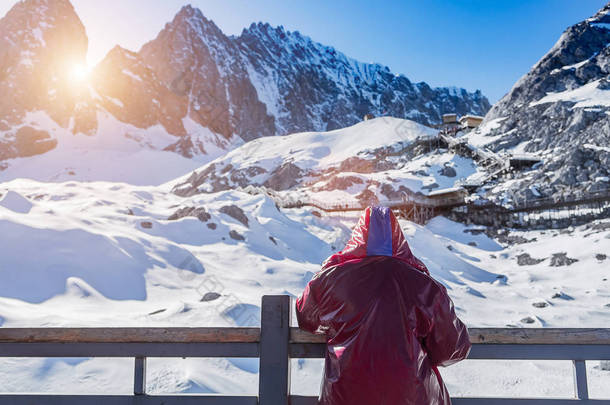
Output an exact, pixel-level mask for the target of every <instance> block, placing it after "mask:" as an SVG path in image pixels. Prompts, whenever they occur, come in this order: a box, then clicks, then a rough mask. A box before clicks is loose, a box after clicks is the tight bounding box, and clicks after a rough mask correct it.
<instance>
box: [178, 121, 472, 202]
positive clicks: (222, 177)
mask: <svg viewBox="0 0 610 405" xmlns="http://www.w3.org/2000/svg"><path fill="white" fill-rule="evenodd" d="M436 133H437V131H436V130H433V129H432V128H429V127H426V126H424V125H421V124H418V123H416V122H413V121H410V120H403V119H398V118H390V117H381V118H375V119H371V120H368V121H363V122H360V123H358V124H356V125H353V126H351V127H347V128H342V129H337V130H334V131H329V132H306V133H297V134H292V135H287V136H284V137H281V138H280V139H277V138H276V137H264V138H260V139H256V140H254V141H251V142H248V143H246V144H244V145H242V146H241V147H239V148H237V149H234V150H233V151H231V152H229V153H228V154H227V155H225V156H222V157H219V158H218V159H216V160H214V161H212V162H210V163H209V164H207V165H205V166H203V167H201V168H200V169H198V170H196V171H195V172H194V173H192V174H191V175H188V176H185V177H183V178H182V179H179V180H178V181H177V182H172V184H173V185H174V191H175V192H176V193H177V194H179V195H184V196H190V195H195V194H198V193H213V192H218V191H223V190H231V189H235V188H240V187H242V188H243V187H248V186H254V187H258V186H263V187H266V188H267V189H269V190H274V191H276V192H278V193H277V194H278V195H280V196H281V198H282V199H285V200H289V201H298V200H300V201H312V200H317V201H326V202H327V203H329V204H334V205H337V204H345V203H348V204H353V203H360V204H362V203H364V204H372V203H377V202H379V201H380V200H381V201H383V200H393V199H401V198H403V197H404V196H405V194H411V195H412V194H415V193H422V194H428V193H429V192H430V191H432V190H436V189H443V188H450V187H454V186H455V185H456V182H458V181H459V180H461V179H464V178H466V177H469V176H471V175H474V174H476V173H478V172H479V171H480V169H479V168H478V167H477V165H476V164H475V163H474V162H473V161H472V160H471V159H470V158H466V157H462V156H459V155H457V154H455V153H450V152H448V151H446V150H443V151H442V153H436V152H437V151H436V147H435V145H436V141H435V139H436Z"/></svg>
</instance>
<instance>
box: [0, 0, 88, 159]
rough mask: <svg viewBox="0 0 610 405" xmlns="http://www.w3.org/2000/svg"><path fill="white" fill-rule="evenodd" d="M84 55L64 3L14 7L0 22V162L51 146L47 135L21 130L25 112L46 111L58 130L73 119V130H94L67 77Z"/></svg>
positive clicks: (78, 29)
mask: <svg viewBox="0 0 610 405" xmlns="http://www.w3.org/2000/svg"><path fill="white" fill-rule="evenodd" d="M86 53H87V36H86V34H85V28H84V27H83V24H82V23H81V21H80V19H79V18H78V16H77V15H76V13H75V12H74V9H73V7H72V5H71V4H70V2H69V1H68V0H28V1H24V2H19V3H17V4H16V5H15V6H14V7H13V8H12V9H11V10H10V11H9V12H8V13H7V14H6V16H5V17H4V18H2V19H1V20H0V94H2V97H0V160H1V159H6V158H10V157H15V156H28V155H32V154H36V153H40V152H44V151H47V150H49V149H52V148H53V147H54V146H55V143H56V141H55V140H54V139H53V138H52V137H51V135H49V134H46V135H45V134H43V133H40V131H39V132H38V133H36V134H34V133H33V132H32V131H31V130H30V129H27V128H24V126H25V125H26V124H28V122H26V121H27V113H28V112H30V111H39V110H43V111H46V112H47V113H48V115H49V116H50V117H51V118H52V119H53V120H54V121H56V122H57V123H58V124H59V125H61V126H63V127H68V126H69V125H70V120H71V119H72V118H74V119H75V121H74V127H73V130H74V131H76V130H82V131H83V132H87V131H90V130H91V129H92V127H94V124H91V123H90V122H87V121H88V120H89V119H90V118H91V111H90V109H89V107H88V106H87V103H84V104H82V103H80V101H82V100H83V94H82V93H81V90H82V89H80V88H79V87H78V86H75V85H74V83H72V81H71V77H70V69H72V67H73V66H74V65H77V64H84V63H85V56H86Z"/></svg>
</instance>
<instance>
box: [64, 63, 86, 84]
mask: <svg viewBox="0 0 610 405" xmlns="http://www.w3.org/2000/svg"><path fill="white" fill-rule="evenodd" d="M68 76H69V78H70V80H71V81H73V82H74V83H84V82H86V81H87V80H88V79H89V67H88V66H87V65H86V64H84V63H75V64H74V65H72V66H71V68H70V72H69V75H68Z"/></svg>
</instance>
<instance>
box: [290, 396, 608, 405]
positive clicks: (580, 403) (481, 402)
mask: <svg viewBox="0 0 610 405" xmlns="http://www.w3.org/2000/svg"><path fill="white" fill-rule="evenodd" d="M317 403H318V397H312V396H302V395H291V396H290V405H316V404H317ZM451 403H452V404H453V405H610V399H586V400H579V399H572V398H456V397H451Z"/></svg>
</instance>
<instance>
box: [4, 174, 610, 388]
mask: <svg viewBox="0 0 610 405" xmlns="http://www.w3.org/2000/svg"><path fill="white" fill-rule="evenodd" d="M0 194H1V196H0V234H2V235H3V238H2V244H3V245H2V255H1V256H0V279H1V280H2V283H1V284H0V297H1V298H0V326H3V327H26V326H101V325H103V326H125V325H134V326H140V325H141V326H232V325H255V324H257V323H258V314H259V311H260V297H261V296H262V295H263V294H290V295H292V296H296V295H298V294H299V293H300V292H301V291H302V289H303V287H304V286H305V284H306V283H307V281H308V280H309V279H310V278H311V276H312V275H313V273H314V272H315V271H317V270H318V268H319V265H320V263H321V262H322V261H323V260H324V259H325V258H326V257H327V256H328V255H329V254H331V253H332V252H333V251H336V250H338V249H340V248H341V247H342V245H343V244H344V243H345V241H346V239H347V237H348V236H349V230H350V228H351V226H352V225H353V224H354V221H355V217H354V216H347V215H344V216H331V217H327V216H324V217H322V218H317V217H316V216H314V215H311V210H308V209H301V210H289V211H283V212H280V211H278V210H277V208H276V207H275V204H274V203H273V201H271V200H270V199H269V198H267V197H264V196H252V195H249V194H245V193H239V192H234V191H230V192H221V193H215V194H202V195H197V196H195V197H190V198H181V197H178V196H176V195H174V194H171V193H169V190H168V187H147V186H133V185H128V184H124V183H104V182H96V183H80V182H65V183H38V182H36V181H30V180H15V181H12V182H7V183H2V184H0ZM233 205H234V206H237V207H238V208H241V210H243V214H244V215H245V218H247V221H246V220H245V219H244V217H243V216H241V215H240V214H239V210H237V211H236V210H234V209H227V208H226V207H230V206H233ZM184 207H205V210H206V212H207V213H208V214H209V218H207V216H205V215H203V216H202V219H204V220H205V221H201V220H200V219H198V218H196V217H186V218H181V219H178V220H173V221H170V220H168V217H169V216H170V215H172V214H174V213H175V212H176V211H177V210H178V209H180V208H184ZM223 207H225V208H223ZM227 212H230V213H232V216H231V215H228V214H227ZM236 212H237V214H236ZM211 224H215V227H214V226H212V225H211ZM402 225H403V228H404V231H405V234H406V236H407V238H408V241H409V243H410V244H411V246H412V249H413V251H414V252H415V254H416V255H417V256H418V257H420V258H421V259H422V260H423V261H424V262H425V263H426V265H427V266H428V267H429V268H430V270H431V272H432V274H433V276H434V277H435V278H437V279H439V280H440V281H442V282H443V283H444V284H445V285H446V286H447V287H448V288H449V293H450V295H451V297H452V298H453V300H454V302H455V304H456V308H457V311H458V314H459V316H460V317H461V318H462V319H463V320H465V321H466V323H467V324H468V325H469V326H506V325H510V326H516V327H520V326H528V327H547V326H548V327H607V326H608V324H609V321H610V305H609V304H610V282H609V281H608V277H610V274H608V263H610V259H609V258H606V259H602V256H603V255H604V254H606V255H610V227H606V228H604V226H602V225H600V224H597V225H595V224H594V225H595V226H592V225H589V226H582V227H578V228H575V229H572V230H567V231H564V232H559V231H528V232H510V234H509V235H504V237H503V238H502V239H499V240H494V239H491V238H489V237H487V236H486V235H485V234H484V233H481V232H480V231H481V230H480V228H478V227H473V226H464V225H461V224H456V223H453V222H451V221H449V220H447V219H444V218H436V219H434V220H432V221H431V222H430V223H429V224H428V225H426V226H425V227H423V226H418V225H415V224H412V223H409V222H403V223H402ZM212 228H214V229H212ZM231 235H233V237H231ZM241 238H243V240H240V239H241ZM507 238H512V239H513V240H517V241H519V242H522V243H513V244H511V245H508V244H506V242H505V240H506V239H507ZM524 253H527V254H528V255H529V256H527V257H526V256H521V255H523V254H524ZM563 253H565V255H563ZM518 257H520V259H518ZM570 259H573V260H577V261H572V260H570ZM518 261H521V262H522V264H523V263H536V264H530V265H519V264H518ZM569 262H571V264H569V265H565V264H566V263H569ZM551 264H564V265H562V266H559V267H555V266H551ZM212 292H215V293H218V294H220V297H218V298H217V299H215V300H213V301H207V302H206V301H204V302H202V301H201V298H202V297H203V296H205V295H206V294H207V293H212ZM534 304H536V305H534ZM320 366H321V363H320V361H302V360H301V361H299V360H294V361H293V367H294V374H293V392H295V393H302V394H311V395H315V394H316V393H317V389H318V387H319V381H320V371H321V368H320ZM570 367H571V365H570V363H569V362H497V361H494V362H492V361H466V362H465V363H463V364H459V365H456V366H453V367H450V368H447V369H445V370H443V371H442V372H443V374H444V375H445V376H446V377H447V384H448V387H449V389H450V391H451V393H452V394H454V395H492V396H501V395H503V396H564V397H568V396H571V395H572V383H571V378H572V377H571V368H570ZM588 367H589V368H590V375H589V377H590V382H589V385H590V387H591V394H592V396H596V397H606V398H610V386H609V385H608V384H607V383H605V384H604V382H603V381H604V379H605V381H608V379H609V378H610V371H603V370H600V369H599V366H598V363H597V362H589V363H588ZM257 368H258V363H257V360H253V359H186V360H182V359H163V360H162V359H152V360H151V361H150V364H149V371H148V373H149V374H148V389H149V392H152V393H168V392H182V393H209V392H220V393H241V394H255V393H256V391H257V382H258V377H257V374H256V373H257ZM132 370H133V368H132V362H131V361H130V360H129V359H52V360H50V359H0V391H7V392H23V391H36V392H43V391H50V392H72V393H75V392H79V393H84V392H98V393H99V392H103V393H109V392H113V393H129V392H130V390H131V389H132V387H131V383H130V382H131V381H132V378H131V373H132V372H133V371H132Z"/></svg>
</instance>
